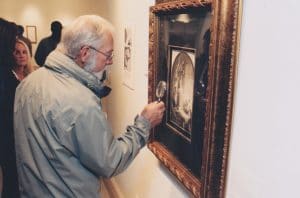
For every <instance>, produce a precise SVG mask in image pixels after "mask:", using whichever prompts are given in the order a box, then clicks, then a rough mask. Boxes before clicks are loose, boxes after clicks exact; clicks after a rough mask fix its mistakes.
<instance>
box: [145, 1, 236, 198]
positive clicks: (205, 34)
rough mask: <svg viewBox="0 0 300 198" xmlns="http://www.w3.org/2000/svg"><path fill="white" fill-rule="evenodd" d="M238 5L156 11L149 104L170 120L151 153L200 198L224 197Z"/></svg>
mask: <svg viewBox="0 0 300 198" xmlns="http://www.w3.org/2000/svg"><path fill="white" fill-rule="evenodd" d="M240 4H241V3H240V0H221V1H217V0H181V1H178V0H177V1H176V0H158V1H156V4H155V5H154V6H152V7H151V8H150V24H149V89H148V93H149V101H155V100H157V98H156V95H155V93H156V90H155V89H156V85H157V84H158V83H159V82H160V81H165V82H166V90H167V91H166V94H165V96H164V97H163V99H162V100H163V101H164V102H165V105H166V112H165V116H164V119H163V121H162V123H161V124H160V125H159V126H157V127H156V128H154V129H153V131H152V134H151V137H150V141H149V143H148V147H149V149H150V150H151V151H152V152H153V153H154V154H155V156H156V157H157V158H158V159H159V160H160V161H161V162H162V163H163V164H164V166H166V167H167V169H168V170H169V171H170V172H171V173H172V174H173V175H174V176H175V178H177V179H178V180H179V181H180V182H181V183H182V184H183V185H184V186H185V187H186V188H187V189H188V190H189V191H190V192H191V194H192V195H193V196H195V197H210V198H216V197H224V195H225V190H224V189H225V178H226V168H227V158H228V150H229V139H230V130H231V119H232V109H233V92H234V80H235V70H236V64H237V51H238V40H239V22H240V8H241V5H240Z"/></svg>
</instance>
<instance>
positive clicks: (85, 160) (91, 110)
mask: <svg viewBox="0 0 300 198" xmlns="http://www.w3.org/2000/svg"><path fill="white" fill-rule="evenodd" d="M69 115H70V114H69ZM76 115H77V114H76ZM67 117H68V116H67ZM65 118H66V116H62V117H61V119H59V118H58V119H59V122H60V123H61V124H60V127H62V128H64V129H63V131H65V133H64V136H63V138H62V139H61V140H62V144H64V146H65V147H66V148H68V149H69V150H71V151H72V152H73V153H74V155H76V158H77V159H78V160H79V161H80V162H81V163H82V164H83V165H84V166H85V167H86V168H88V169H89V170H91V171H92V172H93V173H94V174H96V175H98V176H102V177H111V176H113V175H116V174H118V173H120V172H122V171H123V170H124V169H126V167H127V166H128V165H129V164H130V163H131V162H132V160H133V159H134V158H135V156H136V155H137V154H138V151H139V150H140V149H141V148H142V147H143V146H144V145H145V144H146V142H147V140H148V137H149V131H150V123H149V121H148V120H146V119H145V118H143V117H142V116H137V117H136V118H135V121H134V124H133V125H130V126H127V128H126V131H125V132H124V133H123V134H122V135H121V136H119V137H114V136H113V134H112V129H111V127H110V125H109V123H108V121H107V119H106V116H105V114H104V113H103V112H102V110H101V107H100V106H99V105H97V106H91V107H85V109H84V110H82V111H81V113H80V114H78V115H77V116H76V118H74V119H73V118H71V119H70V118H69V119H68V120H67V121H66V120H64V119H65Z"/></svg>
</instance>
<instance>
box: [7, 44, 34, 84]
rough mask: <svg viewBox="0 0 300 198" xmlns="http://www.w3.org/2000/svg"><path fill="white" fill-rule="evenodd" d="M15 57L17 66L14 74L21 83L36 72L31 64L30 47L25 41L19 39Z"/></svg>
mask: <svg viewBox="0 0 300 198" xmlns="http://www.w3.org/2000/svg"><path fill="white" fill-rule="evenodd" d="M13 55H14V58H15V65H14V67H13V69H12V72H13V73H14V75H15V77H16V79H17V80H18V81H21V80H23V79H24V78H25V77H26V76H27V75H28V74H29V73H31V72H33V70H34V67H33V65H32V63H31V57H30V51H29V47H28V46H27V44H26V43H25V42H24V41H23V40H21V39H17V41H16V45H15V50H14V53H13Z"/></svg>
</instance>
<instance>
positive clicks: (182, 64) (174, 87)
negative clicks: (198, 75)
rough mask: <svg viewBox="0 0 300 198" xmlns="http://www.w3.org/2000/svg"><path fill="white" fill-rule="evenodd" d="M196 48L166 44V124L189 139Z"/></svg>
mask: <svg viewBox="0 0 300 198" xmlns="http://www.w3.org/2000/svg"><path fill="white" fill-rule="evenodd" d="M195 53H196V49H192V48H184V47H180V46H173V45H169V46H168V77H167V87H168V89H167V90H169V91H168V92H167V101H166V106H167V112H166V126H167V127H170V128H171V131H173V132H175V133H177V134H178V135H180V136H182V137H183V138H185V139H186V140H187V141H191V133H192V120H193V118H192V115H193V108H192V107H193V102H194V98H193V96H194V81H195V61H196V60H195Z"/></svg>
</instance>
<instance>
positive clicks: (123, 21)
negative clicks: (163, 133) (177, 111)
mask: <svg viewBox="0 0 300 198" xmlns="http://www.w3.org/2000/svg"><path fill="white" fill-rule="evenodd" d="M151 5H154V0H127V1H124V0H110V1H100V0H84V1H83V0H82V1H80V0H63V1H58V0H53V1H49V2H47V3H46V2H45V1H39V0H33V1H29V0H28V1H25V0H20V1H16V0H10V1H8V0H6V1H1V5H0V17H3V18H7V19H9V20H13V21H16V22H17V23H19V24H22V25H36V26H37V30H38V39H40V38H42V37H44V36H47V35H49V34H50V30H49V25H50V23H51V21H52V20H55V19H60V20H61V21H62V22H63V23H64V24H67V23H68V22H69V21H70V20H72V19H74V18H75V17H76V16H78V15H81V14H88V13H89V14H92V13H96V14H99V15H102V16H105V17H108V18H109V19H110V20H111V21H112V23H113V24H114V25H115V26H116V37H115V58H114V64H113V65H112V69H111V74H110V77H109V81H110V86H111V87H112V88H113V90H112V93H111V94H110V95H109V96H108V97H107V98H106V99H105V104H106V109H107V111H108V115H109V119H110V121H111V123H112V127H113V129H114V133H115V134H116V135H118V134H120V133H121V132H123V131H124V130H125V127H126V126H127V125H128V124H131V123H132V122H133V119H134V117H135V115H136V114H138V113H139V112H140V111H141V110H142V108H143V107H144V105H145V104H146V103H147V100H148V89H147V87H148V82H147V81H148V76H147V71H148V14H149V6H151ZM299 6H300V2H299V1H297V0H286V1H279V0H245V1H244V2H243V16H242V29H241V45H240V55H239V64H238V71H237V82H236V92H235V101H234V102H235V105H234V118H233V127H232V136H231V145H230V153H229V166H228V175H227V190H226V198H269V197H272V198H287V197H298V196H299V195H298V194H299V192H298V179H299V177H300V170H299V167H300V159H299V158H298V154H299V151H300V144H299V140H298V139H300V134H299V131H300V130H299V127H298V122H299V112H300V105H299V101H300V93H299V91H298V89H299V85H300V78H299V76H300V68H299V66H300V61H299V55H298V54H299V46H300V38H299V35H300V20H299V19H300V13H299V12H298V8H299ZM125 27H130V29H132V43H133V44H132V45H133V54H132V73H131V76H130V83H128V78H129V76H126V75H125V74H124V72H123V60H124V51H123V50H124V28H125ZM112 181H113V183H114V184H115V186H116V187H117V189H118V190H119V192H120V194H121V195H122V196H123V197H125V198H153V197H162V198H168V197H170V198H171V197H172V198H181V197H190V194H189V192H187V191H186V190H185V188H184V187H182V185H181V184H179V183H178V182H177V181H176V179H175V177H173V176H172V175H171V174H170V173H169V172H168V171H167V170H166V169H165V168H164V166H162V165H161V164H160V163H159V161H158V160H157V159H156V157H155V156H154V155H153V154H152V153H151V152H150V151H149V150H148V148H147V147H145V148H144V149H142V151H141V152H140V153H139V155H138V156H137V158H136V160H135V161H134V162H133V164H131V165H130V166H129V168H128V169H127V170H126V171H125V172H124V173H122V174H121V175H119V176H116V177H114V178H113V179H112Z"/></svg>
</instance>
